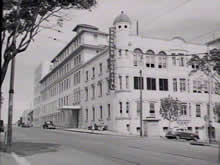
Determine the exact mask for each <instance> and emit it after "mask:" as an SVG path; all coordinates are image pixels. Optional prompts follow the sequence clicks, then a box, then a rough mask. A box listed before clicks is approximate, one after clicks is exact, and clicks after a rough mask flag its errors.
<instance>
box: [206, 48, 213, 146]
mask: <svg viewBox="0 0 220 165" xmlns="http://www.w3.org/2000/svg"><path fill="white" fill-rule="evenodd" d="M207 48H208V60H209V59H210V51H209V47H207ZM211 74H212V73H211V67H210V65H208V88H209V89H208V91H209V100H208V109H207V137H208V143H209V144H210V143H211V131H212V130H211V129H212V128H211V127H210V110H211V103H212V84H211V78H212V77H211Z"/></svg>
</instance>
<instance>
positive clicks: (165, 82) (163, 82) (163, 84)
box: [159, 79, 168, 91]
mask: <svg viewBox="0 0 220 165" xmlns="http://www.w3.org/2000/svg"><path fill="white" fill-rule="evenodd" d="M159 86H160V90H161V91H168V79H159Z"/></svg>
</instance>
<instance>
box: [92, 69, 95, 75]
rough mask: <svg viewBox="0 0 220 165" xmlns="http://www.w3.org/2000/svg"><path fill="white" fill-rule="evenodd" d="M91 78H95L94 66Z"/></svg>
mask: <svg viewBox="0 0 220 165" xmlns="http://www.w3.org/2000/svg"><path fill="white" fill-rule="evenodd" d="M92 78H95V68H94V67H93V68H92Z"/></svg>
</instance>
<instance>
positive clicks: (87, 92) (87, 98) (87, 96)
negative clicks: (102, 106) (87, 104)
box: [85, 88, 89, 101]
mask: <svg viewBox="0 0 220 165" xmlns="http://www.w3.org/2000/svg"><path fill="white" fill-rule="evenodd" d="M85 91H86V101H88V100H89V90H88V88H86V89H85Z"/></svg>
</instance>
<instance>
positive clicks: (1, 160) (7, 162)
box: [0, 134, 17, 165]
mask: <svg viewBox="0 0 220 165" xmlns="http://www.w3.org/2000/svg"><path fill="white" fill-rule="evenodd" d="M0 164H1V165H17V162H16V161H15V159H14V158H13V156H12V154H11V153H7V152H6V145H5V144H4V134H0Z"/></svg>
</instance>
